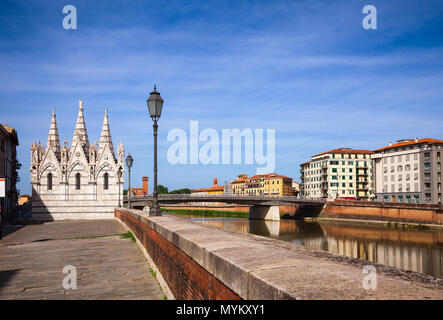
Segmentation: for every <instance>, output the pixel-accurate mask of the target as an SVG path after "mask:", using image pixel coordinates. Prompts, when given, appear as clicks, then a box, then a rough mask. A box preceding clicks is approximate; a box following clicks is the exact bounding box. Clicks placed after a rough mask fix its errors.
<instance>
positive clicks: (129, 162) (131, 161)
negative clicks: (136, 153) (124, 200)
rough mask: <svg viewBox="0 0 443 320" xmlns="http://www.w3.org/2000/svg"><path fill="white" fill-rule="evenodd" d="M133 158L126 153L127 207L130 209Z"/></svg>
mask: <svg viewBox="0 0 443 320" xmlns="http://www.w3.org/2000/svg"><path fill="white" fill-rule="evenodd" d="M133 162H134V159H132V157H131V154H128V156H127V157H126V165H127V166H128V171H129V173H128V176H129V185H128V209H131V167H132V163H133Z"/></svg>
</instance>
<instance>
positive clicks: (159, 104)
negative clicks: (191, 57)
mask: <svg viewBox="0 0 443 320" xmlns="http://www.w3.org/2000/svg"><path fill="white" fill-rule="evenodd" d="M146 104H147V105H148V110H149V115H150V116H151V118H152V120H153V121H154V124H153V126H152V127H153V128H154V200H153V202H152V208H151V211H150V213H149V215H151V216H161V215H162V213H161V210H160V206H159V204H158V191H157V130H158V125H157V121H158V119H160V116H161V114H162V108H163V99H162V97H161V96H160V93H159V92H157V88H156V86H155V85H154V91H152V92H151V94H150V96H149V98H148V100H147V101H146Z"/></svg>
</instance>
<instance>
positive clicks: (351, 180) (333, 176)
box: [300, 148, 374, 200]
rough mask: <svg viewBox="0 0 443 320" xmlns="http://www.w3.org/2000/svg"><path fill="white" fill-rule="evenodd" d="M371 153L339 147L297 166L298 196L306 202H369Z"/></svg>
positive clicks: (370, 192) (370, 198) (371, 195)
mask: <svg viewBox="0 0 443 320" xmlns="http://www.w3.org/2000/svg"><path fill="white" fill-rule="evenodd" d="M372 153H373V152H372V151H370V150H353V149H350V148H340V149H335V150H330V151H326V152H323V153H320V154H316V155H314V156H312V157H311V160H310V161H308V162H305V163H302V164H301V165H300V167H301V169H300V172H301V181H302V183H301V185H300V193H301V195H302V196H305V197H306V198H308V199H317V198H329V199H335V198H341V199H352V200H372V198H373V197H374V195H373V193H372V165H371V154H372Z"/></svg>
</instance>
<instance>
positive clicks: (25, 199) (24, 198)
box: [18, 194, 32, 206]
mask: <svg viewBox="0 0 443 320" xmlns="http://www.w3.org/2000/svg"><path fill="white" fill-rule="evenodd" d="M30 200H32V197H31V196H30V195H29V194H23V195H21V196H20V197H19V199H18V205H19V206H21V205H22V204H24V203H26V202H28V201H30Z"/></svg>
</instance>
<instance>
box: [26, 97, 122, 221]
mask: <svg viewBox="0 0 443 320" xmlns="http://www.w3.org/2000/svg"><path fill="white" fill-rule="evenodd" d="M124 152H125V151H124V148H123V145H122V143H121V142H120V144H119V145H118V148H117V157H116V156H115V153H114V147H113V144H112V138H111V131H110V129H109V122H108V111H107V110H106V111H105V118H104V120H103V128H102V132H101V136H100V142H99V143H98V144H95V145H92V144H89V139H88V133H87V131H86V124H85V119H84V115H83V103H82V101H81V100H80V101H79V107H78V117H77V124H76V126H75V130H74V137H73V139H72V144H71V147H69V146H68V143H67V141H66V142H65V143H64V146H63V147H61V146H60V139H59V136H58V129H57V122H56V119H55V109H53V112H52V120H51V125H50V129H49V136H48V142H47V144H46V148H45V147H43V146H42V145H41V144H40V143H38V144H37V143H36V142H34V143H33V144H32V146H31V184H32V219H34V220H63V219H104V218H113V216H114V207H116V206H118V204H119V199H120V201H123V198H122V197H123V183H124V162H123V161H124ZM119 171H121V178H120V179H119V175H118V172H119Z"/></svg>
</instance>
